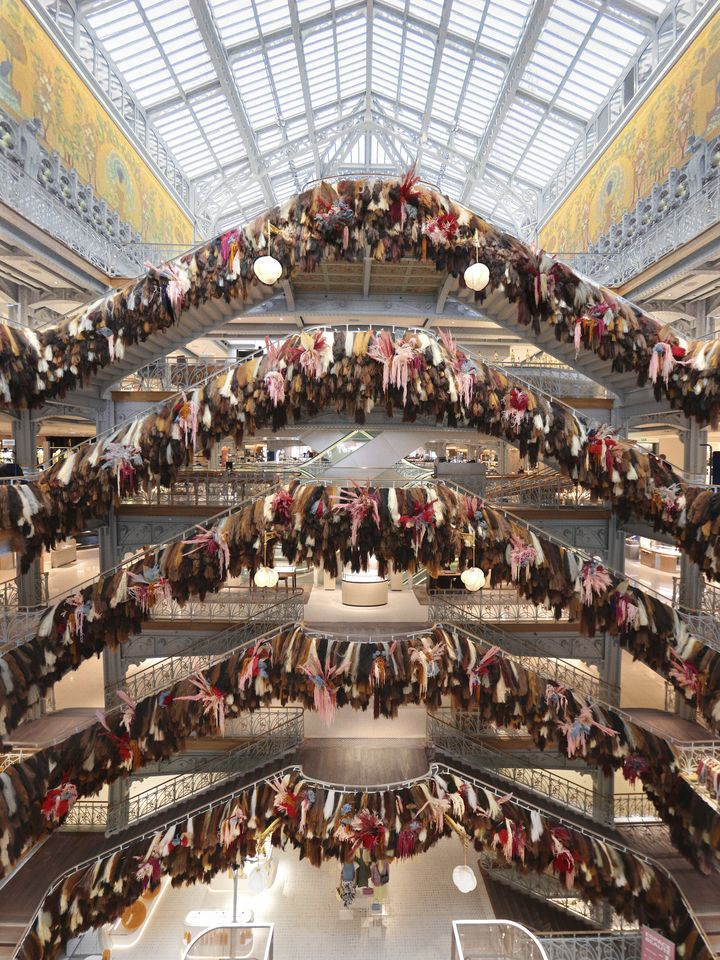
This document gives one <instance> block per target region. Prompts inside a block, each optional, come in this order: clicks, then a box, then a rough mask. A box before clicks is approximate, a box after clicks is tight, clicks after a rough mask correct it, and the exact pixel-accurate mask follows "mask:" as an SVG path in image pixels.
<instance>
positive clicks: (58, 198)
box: [0, 111, 142, 276]
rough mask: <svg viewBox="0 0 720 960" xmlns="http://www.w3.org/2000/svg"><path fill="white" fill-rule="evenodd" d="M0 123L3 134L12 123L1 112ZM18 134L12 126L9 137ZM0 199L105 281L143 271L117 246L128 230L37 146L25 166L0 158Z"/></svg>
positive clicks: (90, 188) (54, 159)
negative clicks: (84, 261) (34, 154)
mask: <svg viewBox="0 0 720 960" xmlns="http://www.w3.org/2000/svg"><path fill="white" fill-rule="evenodd" d="M0 123H2V124H3V127H4V129H6V130H7V129H11V125H12V124H13V123H14V121H12V119H11V118H10V117H9V116H8V114H6V113H5V112H4V111H0ZM17 133H18V129H17V125H15V133H14V135H15V136H17ZM67 190H70V193H69V194H66V191H67ZM0 196H1V197H2V198H3V200H4V202H5V203H7V204H8V206H10V207H12V208H13V210H17V212H18V213H21V214H22V215H23V216H24V217H27V219H28V220H30V221H31V222H32V223H34V224H36V225H37V226H38V227H40V228H41V229H43V230H45V231H47V233H49V234H51V236H53V237H56V238H57V239H58V240H62V242H63V243H65V244H66V245H67V246H68V247H70V248H71V249H72V250H75V251H76V252H77V253H79V254H80V256H81V257H83V258H84V259H85V260H87V261H88V262H89V263H92V264H93V265H94V266H96V267H99V268H100V269H101V270H102V271H103V273H106V274H107V275H108V276H118V275H120V276H134V275H135V274H136V273H137V272H138V269H139V268H141V267H142V265H141V264H138V263H135V262H133V261H132V260H131V259H130V258H129V257H128V256H127V254H126V252H125V250H124V249H123V246H122V238H123V236H126V237H127V238H129V237H130V230H129V226H128V225H127V224H123V223H121V222H120V220H119V217H118V215H117V213H116V212H114V211H112V210H111V209H110V208H109V207H108V205H107V204H106V203H105V201H104V200H99V199H98V198H96V197H94V195H93V189H92V187H91V186H89V185H85V184H82V183H80V182H78V180H77V177H76V175H75V174H74V172H73V171H69V170H66V169H65V168H64V167H63V166H62V165H61V164H60V160H59V157H57V155H52V154H49V153H48V152H47V151H45V150H44V148H42V147H41V146H40V145H39V144H37V156H36V157H35V158H34V159H33V161H32V163H31V164H29V165H28V164H27V163H25V164H24V163H23V160H22V159H21V158H20V157H19V155H18V156H17V157H15V158H14V162H13V160H12V159H10V158H9V157H8V156H7V155H5V154H2V153H0ZM126 231H127V232H126Z"/></svg>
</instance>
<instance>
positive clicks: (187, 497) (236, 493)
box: [123, 463, 297, 507]
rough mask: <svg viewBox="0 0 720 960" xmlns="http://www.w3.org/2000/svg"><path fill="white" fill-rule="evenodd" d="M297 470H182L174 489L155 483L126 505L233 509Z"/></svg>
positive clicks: (271, 466) (270, 467) (268, 467)
mask: <svg viewBox="0 0 720 960" xmlns="http://www.w3.org/2000/svg"><path fill="white" fill-rule="evenodd" d="M295 470H297V467H296V466H295V465H288V466H286V467H283V466H281V465H279V464H278V465H276V464H272V463H269V464H267V465H266V467H265V469H260V468H258V469H253V470H239V471H237V472H235V470H233V471H231V472H229V471H220V470H212V471H211V470H202V471H201V470H197V471H183V472H182V473H181V474H180V475H179V476H178V477H177V479H176V480H175V481H174V482H173V485H172V486H171V487H163V486H161V485H160V484H156V483H153V484H151V485H150V486H149V488H148V489H147V490H139V491H138V492H137V493H136V494H134V495H133V496H132V497H127V498H126V499H125V500H124V501H123V503H124V504H125V503H127V504H142V505H143V506H175V505H177V506H193V507H226V506H227V507H231V506H234V505H235V504H236V503H240V501H242V500H246V499H248V498H249V497H256V496H258V495H259V494H260V493H264V492H265V490H267V488H268V485H269V484H271V483H272V482H273V481H275V480H282V481H285V480H287V479H289V477H290V476H291V474H292V473H293V472H294V471H295Z"/></svg>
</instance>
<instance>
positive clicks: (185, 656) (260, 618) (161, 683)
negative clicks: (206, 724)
mask: <svg viewBox="0 0 720 960" xmlns="http://www.w3.org/2000/svg"><path fill="white" fill-rule="evenodd" d="M302 609H303V608H302V595H300V597H299V598H298V597H297V596H296V597H295V598H294V600H289V601H287V602H285V603H283V604H279V605H278V609H277V610H268V609H266V608H265V609H262V608H261V609H259V610H258V612H257V613H256V614H255V615H254V616H250V617H248V618H247V619H245V620H243V621H239V622H237V623H235V624H233V625H232V626H230V627H228V628H227V629H226V630H222V631H220V632H219V633H214V634H212V635H211V636H209V637H205V638H203V639H201V640H194V641H193V642H192V643H191V644H189V643H188V639H187V637H183V638H180V640H179V642H180V643H182V644H183V649H182V650H180V651H176V652H173V653H171V654H170V655H169V656H166V657H165V658H164V659H162V660H159V661H156V662H155V663H151V664H149V665H148V666H145V667H143V668H141V669H140V670H135V671H133V672H132V673H130V674H129V675H128V676H126V677H125V678H123V679H122V680H119V681H117V682H116V683H114V684H108V685H107V686H106V688H105V689H106V693H107V694H108V695H111V694H113V693H115V692H116V691H118V690H123V691H125V693H127V694H128V695H129V696H130V697H132V698H133V699H134V700H141V699H142V698H143V697H150V696H153V695H155V694H157V693H160V692H161V691H162V690H166V689H167V688H168V687H170V686H172V685H173V684H175V683H178V682H179V681H180V680H183V679H185V678H186V677H189V676H191V675H192V674H193V673H195V672H196V671H197V670H208V669H209V668H210V667H212V666H213V665H214V664H216V663H218V662H220V661H221V660H224V659H226V658H227V657H228V656H229V655H230V653H231V651H233V650H236V649H240V648H242V647H245V646H247V645H249V644H250V643H255V642H257V641H258V640H259V639H260V638H261V637H263V636H268V637H272V636H275V635H276V634H277V633H278V632H279V631H282V630H284V629H290V628H291V627H293V626H295V624H297V623H299V622H301V621H302ZM293 612H294V613H295V614H299V616H295V617H292V616H289V617H288V618H287V619H283V620H280V619H278V620H277V621H275V623H274V625H273V626H272V627H271V624H272V623H273V619H274V617H275V616H276V615H277V614H278V613H282V614H285V615H287V614H292V613H293Z"/></svg>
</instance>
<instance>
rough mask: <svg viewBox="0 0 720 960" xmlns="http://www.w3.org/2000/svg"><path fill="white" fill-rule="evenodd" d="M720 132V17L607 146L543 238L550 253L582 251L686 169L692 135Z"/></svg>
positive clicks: (542, 230) (542, 232)
mask: <svg viewBox="0 0 720 960" xmlns="http://www.w3.org/2000/svg"><path fill="white" fill-rule="evenodd" d="M719 133H720V13H718V14H716V15H715V17H714V18H713V19H712V20H710V22H709V23H708V24H707V25H706V26H705V27H704V29H703V30H702V31H701V32H700V33H699V34H698V36H697V37H696V38H695V40H694V41H693V43H692V44H691V45H690V47H689V48H688V49H687V50H686V51H685V53H684V54H683V56H682V57H681V58H680V59H679V60H678V62H677V63H676V64H675V65H674V66H673V67H672V68H671V69H670V70H669V71H668V73H667V74H666V76H665V77H664V78H663V79H662V80H661V81H660V83H659V84H658V86H657V87H656V88H655V90H653V92H652V93H651V94H650V96H649V97H648V99H647V100H646V101H645V102H644V103H643V104H642V105H641V106H640V108H639V109H638V111H637V112H636V113H635V115H634V116H633V117H631V118H630V120H629V121H628V122H627V123H626V124H625V126H624V127H623V128H622V130H621V131H620V133H619V134H618V135H617V136H616V137H615V139H614V140H613V141H612V143H611V144H610V145H609V146H608V148H607V149H606V151H605V153H604V154H603V155H602V157H601V158H600V159H599V160H598V161H597V162H596V163H595V164H594V166H593V167H592V168H591V169H590V170H589V171H588V173H587V174H586V175H585V177H584V178H583V179H582V180H581V181H580V183H579V184H578V185H577V186H576V187H575V189H574V190H573V192H572V193H571V194H570V196H569V197H568V199H567V200H565V201H564V203H563V204H562V205H561V206H560V207H559V208H558V209H557V210H556V212H555V213H554V214H553V215H552V217H551V218H550V219H549V220H548V222H547V223H546V224H545V226H543V227H542V229H541V231H540V243H541V245H542V247H544V249H546V250H549V251H551V252H552V251H563V252H579V251H583V250H587V248H588V245H589V244H590V243H594V242H595V241H596V240H597V239H598V238H599V237H601V236H603V235H604V234H606V233H607V232H608V231H609V230H610V228H611V227H612V225H613V224H615V223H617V222H618V221H619V220H621V219H622V216H623V214H624V213H627V212H629V211H631V210H634V209H635V207H636V205H637V202H638V200H640V199H643V198H644V197H647V196H649V195H650V193H651V191H652V188H653V186H654V185H655V184H658V183H659V184H661V183H663V182H664V181H665V180H666V179H667V177H668V175H669V173H670V171H671V169H672V168H673V167H676V168H677V167H682V166H684V164H685V163H687V161H688V159H689V157H690V154H689V151H688V143H689V140H690V137H692V136H693V135H694V136H696V137H700V138H702V139H704V140H709V139H711V138H712V137H714V136H717V134H719Z"/></svg>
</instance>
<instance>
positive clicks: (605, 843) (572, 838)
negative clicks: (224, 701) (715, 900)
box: [19, 770, 712, 960]
mask: <svg viewBox="0 0 720 960" xmlns="http://www.w3.org/2000/svg"><path fill="white" fill-rule="evenodd" d="M234 796H235V803H234V807H233V814H232V815H233V816H234V817H235V819H236V820H238V821H239V822H240V824H241V826H240V829H239V830H234V831H232V834H231V837H232V838H231V839H230V842H229V843H226V842H224V841H223V837H227V835H228V834H227V831H226V830H225V829H224V821H223V817H224V815H225V813H224V811H225V810H226V807H227V804H226V803H225V802H224V801H219V802H217V803H215V804H212V805H211V806H210V809H208V808H207V806H206V807H205V808H204V809H203V811H202V812H200V813H198V814H197V815H196V816H190V817H187V816H186V817H184V818H183V819H182V820H179V821H178V820H176V821H172V820H170V821H168V822H167V824H166V825H165V826H162V827H159V828H156V830H155V831H154V832H150V833H148V834H146V835H145V836H144V837H141V838H139V839H137V840H133V841H130V842H129V843H128V844H127V845H126V846H125V847H124V848H122V849H121V850H119V851H117V852H115V853H110V854H108V855H106V856H103V857H100V858H99V859H98V860H97V861H96V862H95V863H93V864H91V865H90V866H87V865H86V866H84V867H83V868H81V869H80V870H77V871H76V872H74V873H70V875H69V876H67V877H66V879H65V880H64V881H63V882H62V883H61V884H58V885H57V886H56V887H55V888H54V889H53V890H52V892H50V893H49V895H48V897H47V898H46V899H45V902H44V903H43V904H42V907H41V910H40V913H39V915H38V917H37V919H36V921H35V923H34V925H33V929H32V933H31V934H30V936H29V937H28V938H27V939H26V940H25V942H24V944H23V946H22V948H21V951H20V954H19V958H20V960H51V958H54V957H57V956H58V954H59V953H60V950H61V945H62V943H63V942H64V941H65V940H67V939H68V937H70V936H73V937H74V936H77V935H78V934H79V933H80V932H81V931H83V930H86V929H88V928H90V927H98V926H100V925H102V924H104V923H108V922H110V921H112V920H114V919H115V918H116V917H118V916H120V915H121V914H122V912H123V910H124V909H125V907H126V906H127V905H128V904H130V903H133V902H135V900H137V898H138V897H139V896H140V895H141V894H142V893H143V891H145V890H147V889H150V890H152V889H155V888H157V886H158V885H159V884H160V882H161V879H162V877H163V876H164V875H166V874H168V875H169V876H170V877H171V881H172V884H173V885H174V886H177V885H184V884H191V883H195V882H198V881H202V882H208V881H209V880H210V879H211V878H212V876H213V875H214V874H215V873H217V872H218V871H219V870H224V869H226V868H227V867H229V866H234V865H241V864H242V861H243V858H244V857H245V856H247V855H250V856H252V855H253V854H254V853H255V850H256V848H257V847H258V846H260V845H262V843H264V842H265V840H266V839H267V837H270V838H271V839H272V843H273V845H275V846H283V847H293V848H295V849H298V850H299V851H300V855H301V856H302V857H303V858H305V859H307V860H309V861H310V863H311V864H314V865H316V866H318V865H320V864H321V863H322V862H323V861H326V860H329V859H335V858H337V859H339V860H340V861H341V862H342V863H343V864H344V865H345V866H347V865H350V866H351V867H353V864H352V863H351V862H350V858H351V857H354V855H355V854H356V853H357V852H358V851H363V853H364V854H365V855H367V858H368V861H369V862H373V861H378V860H380V861H386V862H387V861H390V860H391V859H393V858H398V859H404V858H407V857H411V856H415V855H419V854H421V853H422V852H423V851H425V850H428V849H430V848H431V847H433V846H434V845H435V844H436V843H437V842H438V840H440V839H441V838H442V837H444V836H449V835H451V834H452V833H453V832H454V830H455V829H458V828H461V829H463V830H464V831H466V833H467V835H468V836H469V837H470V838H471V839H470V842H471V843H472V845H473V846H474V848H475V849H476V850H479V851H480V850H482V851H486V852H487V853H489V854H491V855H492V856H494V857H495V858H497V859H498V860H503V859H504V860H506V861H511V862H513V863H516V864H517V865H518V867H519V868H520V869H522V870H524V871H525V872H537V873H547V874H551V875H554V876H556V877H557V878H558V879H560V880H561V882H562V883H563V884H564V885H565V886H566V888H567V889H568V890H572V891H573V894H574V895H576V896H578V897H581V898H584V899H587V900H590V901H592V902H595V901H597V900H599V899H602V900H604V901H606V902H607V903H609V904H610V905H611V906H612V907H613V908H614V909H615V910H616V911H617V912H618V913H619V914H620V915H621V916H623V917H625V918H626V919H628V920H630V919H632V920H636V921H638V922H639V923H643V924H647V925H648V926H652V927H655V928H657V929H658V930H660V931H662V932H663V933H664V934H665V936H667V937H668V938H670V939H671V940H672V942H673V943H674V944H676V946H677V947H678V952H679V954H680V955H681V956H682V957H683V958H684V960H711V958H712V954H711V952H710V950H709V949H708V948H707V947H706V946H705V943H704V941H703V939H702V936H701V934H700V932H699V930H698V928H697V927H696V926H695V923H694V918H693V915H692V914H691V913H690V912H689V911H688V909H687V907H686V904H685V901H684V900H683V899H682V896H681V894H680V891H679V889H678V887H677V886H676V885H675V883H674V881H673V879H672V877H671V876H670V874H669V873H667V872H666V871H665V870H664V869H663V868H661V867H659V866H658V865H656V864H654V863H653V862H652V861H651V860H649V859H648V858H646V857H644V856H642V855H640V854H635V853H632V852H630V851H629V850H628V849H627V848H626V847H625V846H624V845H622V844H616V843H614V842H613V841H612V840H608V839H605V838H604V837H602V836H600V835H599V834H596V833H593V832H588V831H585V832H580V831H579V830H578V829H577V828H576V827H575V826H574V825H572V824H570V823H568V822H567V821H564V820H560V819H559V818H556V817H550V816H548V815H547V814H545V813H544V812H542V811H538V810H537V809H535V808H534V807H533V806H532V805H528V804H526V803H522V804H520V803H518V802H515V801H513V799H512V797H509V796H503V797H501V796H499V795H498V794H497V793H496V792H495V790H494V789H493V788H491V787H489V786H485V785H484V784H482V783H481V782H480V781H478V780H475V779H474V778H468V777H465V776H464V775H463V774H462V773H461V772H450V773H449V774H447V775H443V774H441V773H440V772H437V771H436V772H435V773H434V774H433V775H432V776H428V777H423V778H421V779H419V780H415V781H411V782H409V783H408V785H407V786H404V787H396V788H392V789H388V790H385V791H382V792H378V791H377V790H372V789H370V790H368V791H365V792H353V793H345V792H343V790H342V789H341V788H339V789H334V788H333V787H331V786H328V785H320V784H316V783H313V781H312V780H311V779H308V778H306V777H305V776H304V775H303V774H302V771H299V770H298V771H293V772H290V773H286V774H285V775H284V776H283V777H282V778H281V779H280V778H270V779H269V780H266V781H263V782H260V783H258V784H255V785H254V786H249V787H246V788H244V789H243V790H241V791H238V792H237V793H236V794H235V795H234ZM508 825H509V828H510V829H511V830H512V832H513V835H514V836H516V837H517V838H518V842H517V843H516V844H515V845H513V847H512V849H510V848H509V847H508V846H507V845H502V846H501V845H500V844H499V843H498V842H497V837H498V835H499V833H500V832H502V831H504V830H507V829H508ZM353 869H354V867H353ZM346 875H347V876H348V877H349V872H348V873H347V874H345V873H344V872H343V874H342V875H341V887H340V891H341V894H342V889H343V884H347V885H348V887H347V896H348V897H349V896H350V895H351V893H352V883H353V880H351V879H347V880H345V879H344V878H345V876H346Z"/></svg>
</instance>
